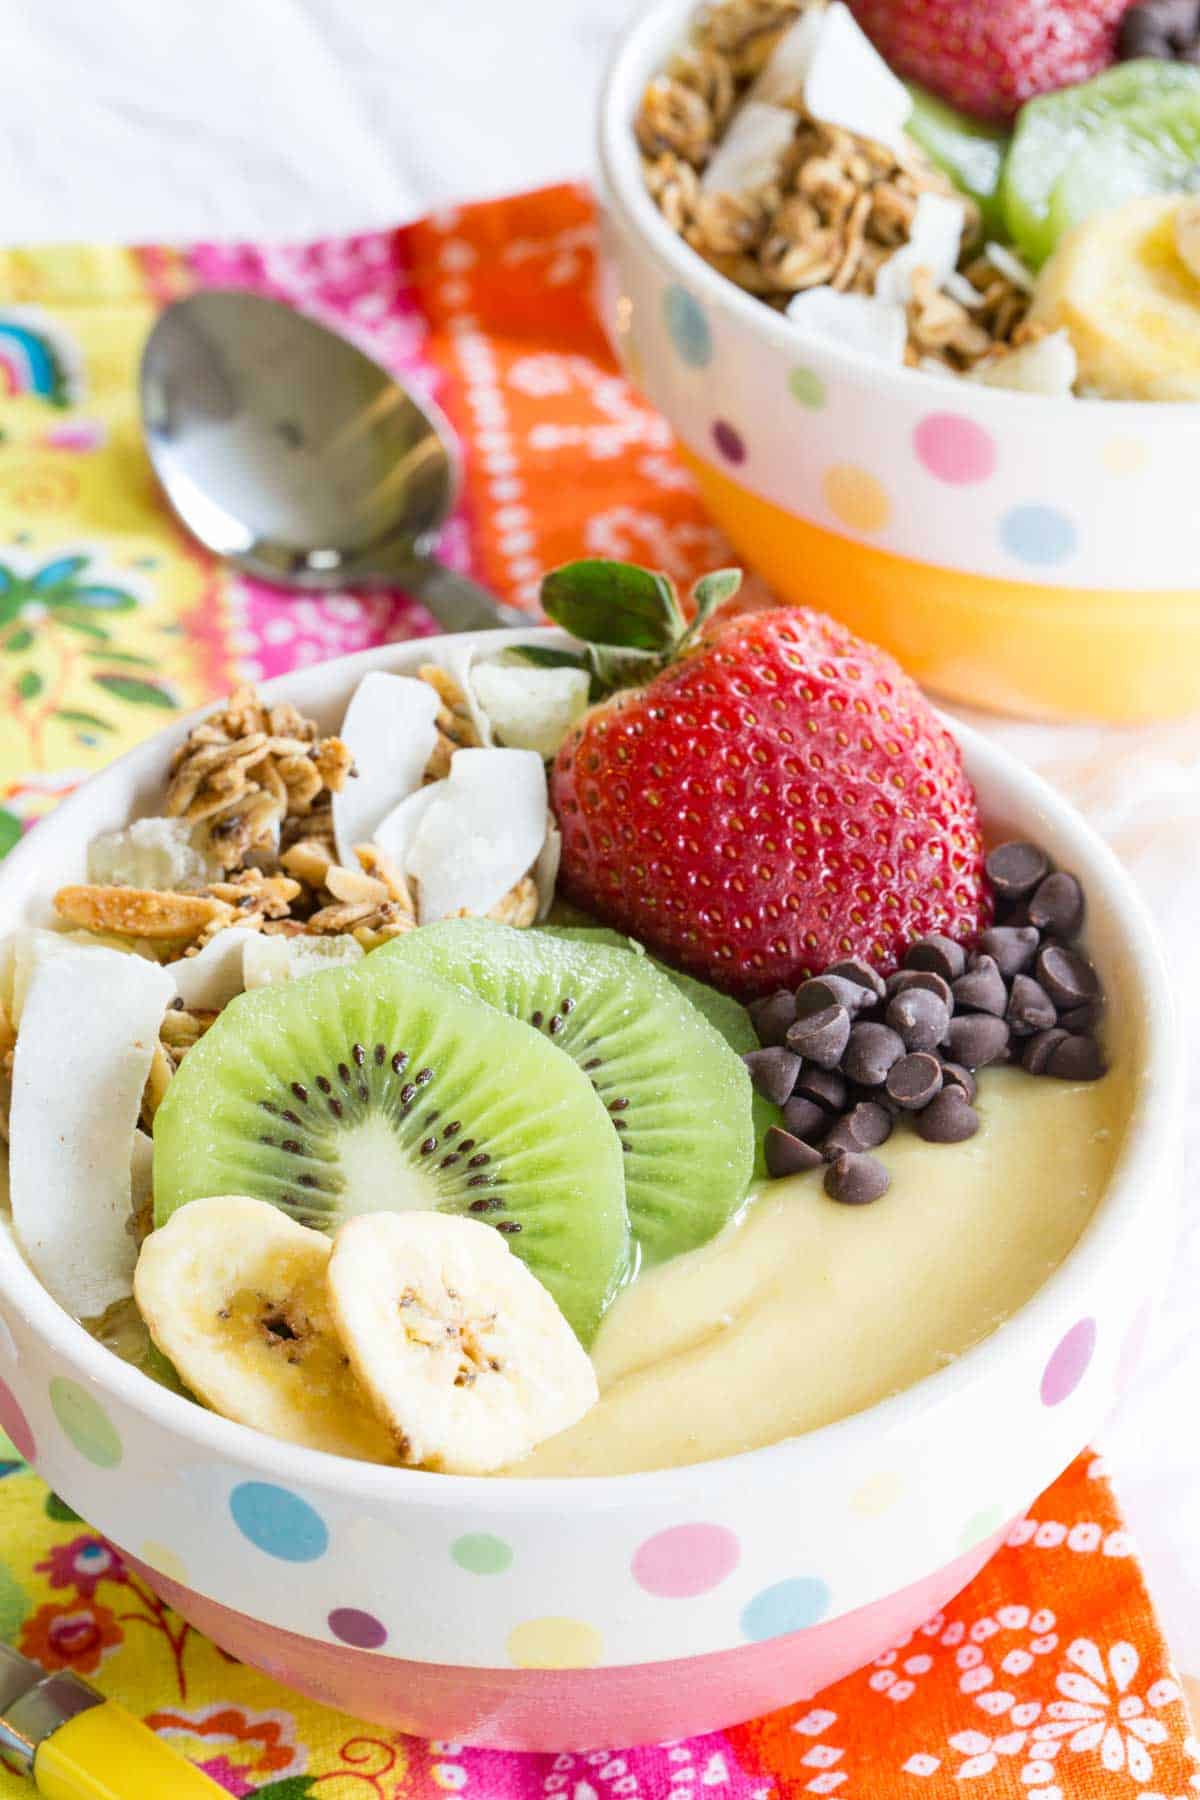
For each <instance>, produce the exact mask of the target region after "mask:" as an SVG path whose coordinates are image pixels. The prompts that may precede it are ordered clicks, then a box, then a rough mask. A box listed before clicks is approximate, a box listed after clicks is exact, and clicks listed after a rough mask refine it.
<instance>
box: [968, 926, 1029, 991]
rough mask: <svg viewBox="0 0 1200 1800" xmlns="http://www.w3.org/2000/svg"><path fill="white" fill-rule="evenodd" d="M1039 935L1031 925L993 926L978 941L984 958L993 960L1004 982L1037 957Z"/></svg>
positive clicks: (1025, 967)
mask: <svg viewBox="0 0 1200 1800" xmlns="http://www.w3.org/2000/svg"><path fill="white" fill-rule="evenodd" d="M1040 942H1041V934H1040V933H1039V932H1038V931H1037V930H1036V929H1035V928H1034V926H1032V925H993V926H991V927H990V928H989V929H988V930H987V931H985V932H984V933H983V934H982V936H981V937H980V939H979V948H980V950H981V952H982V953H983V955H984V956H990V957H993V958H994V959H995V963H996V967H997V968H998V969H999V971H1000V973H1001V974H1002V975H1003V976H1004V978H1005V980H1006V981H1011V980H1012V978H1013V976H1014V975H1019V974H1020V973H1021V971H1022V970H1023V969H1027V968H1028V967H1029V965H1030V963H1031V962H1032V961H1033V959H1034V957H1035V956H1036V955H1037V950H1038V945H1039V943H1040Z"/></svg>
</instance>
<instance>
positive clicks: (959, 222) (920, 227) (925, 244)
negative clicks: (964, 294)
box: [875, 194, 967, 305]
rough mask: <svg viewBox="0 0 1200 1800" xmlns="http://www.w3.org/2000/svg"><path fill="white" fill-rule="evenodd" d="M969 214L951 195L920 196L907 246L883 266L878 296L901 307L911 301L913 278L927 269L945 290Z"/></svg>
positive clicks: (937, 283)
mask: <svg viewBox="0 0 1200 1800" xmlns="http://www.w3.org/2000/svg"><path fill="white" fill-rule="evenodd" d="M966 219H967V211H966V207H965V206H964V205H963V203H962V201H961V200H953V199H951V197H950V196H949V195H948V194H921V195H919V196H918V198H917V206H916V211H915V212H914V213H913V222H912V228H911V230H910V232H909V238H908V242H907V244H904V245H903V246H902V247H901V248H900V249H899V250H896V251H894V252H893V253H892V255H891V256H889V257H888V258H887V260H886V261H885V262H882V263H880V265H879V269H878V271H877V273H876V276H875V296H876V298H877V299H879V300H890V301H893V302H898V303H900V304H901V305H904V304H906V303H907V302H908V301H909V300H911V299H912V278H913V276H914V275H915V274H916V272H917V270H918V269H927V270H928V271H929V274H930V275H931V276H932V277H933V283H934V286H935V287H939V288H940V287H943V286H944V285H945V283H946V281H947V279H948V277H949V276H950V275H951V274H952V273H953V271H954V268H955V266H956V264H957V262H958V252H959V247H960V245H961V243H962V234H963V226H964V225H965V224H966Z"/></svg>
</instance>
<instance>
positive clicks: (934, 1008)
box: [884, 987, 950, 1050]
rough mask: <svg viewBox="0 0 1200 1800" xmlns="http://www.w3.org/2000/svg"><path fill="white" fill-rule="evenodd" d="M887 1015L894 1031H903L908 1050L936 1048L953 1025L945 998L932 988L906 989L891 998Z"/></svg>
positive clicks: (905, 1046)
mask: <svg viewBox="0 0 1200 1800" xmlns="http://www.w3.org/2000/svg"><path fill="white" fill-rule="evenodd" d="M884 1017H885V1019H886V1020H887V1023H888V1024H889V1025H890V1026H891V1028H892V1030H893V1031H896V1032H899V1034H900V1036H901V1037H902V1038H903V1040H904V1048H905V1049H906V1050H934V1049H936V1048H937V1046H938V1045H939V1044H940V1043H941V1041H942V1039H943V1038H944V1037H945V1035H946V1030H947V1027H948V1026H949V1024H950V1011H949V1008H948V1007H947V1005H946V1003H945V1001H944V1000H943V999H942V998H941V996H940V995H939V994H933V993H930V991H929V989H928V988H918V987H912V988H905V989H904V991H903V992H902V993H899V994H897V995H896V996H895V998H894V999H893V1000H889V1002H888V1009H887V1012H886V1013H885V1014H884Z"/></svg>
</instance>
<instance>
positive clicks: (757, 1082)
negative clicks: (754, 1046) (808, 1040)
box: [742, 1044, 800, 1106]
mask: <svg viewBox="0 0 1200 1800" xmlns="http://www.w3.org/2000/svg"><path fill="white" fill-rule="evenodd" d="M742 1061H743V1062H744V1063H745V1065H746V1067H747V1069H748V1070H749V1071H750V1080H751V1081H752V1082H753V1084H754V1091H755V1093H758V1094H761V1095H762V1097H763V1099H764V1100H769V1101H770V1102H771V1104H772V1105H773V1106H782V1105H783V1103H784V1101H785V1100H787V1099H788V1098H789V1097H790V1096H791V1092H792V1089H793V1088H794V1087H795V1085H796V1077H797V1075H798V1074H799V1073H800V1058H799V1057H798V1056H795V1055H793V1053H792V1052H791V1051H790V1050H784V1049H782V1048H781V1047H780V1046H779V1045H778V1044H772V1045H771V1046H770V1047H769V1048H768V1049H766V1050H747V1052H746V1054H745V1055H744V1056H743V1058H742Z"/></svg>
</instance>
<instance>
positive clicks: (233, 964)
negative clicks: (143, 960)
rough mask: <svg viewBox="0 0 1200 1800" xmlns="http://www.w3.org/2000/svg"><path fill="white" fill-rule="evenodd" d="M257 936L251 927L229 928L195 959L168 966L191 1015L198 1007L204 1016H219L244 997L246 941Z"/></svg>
mask: <svg viewBox="0 0 1200 1800" xmlns="http://www.w3.org/2000/svg"><path fill="white" fill-rule="evenodd" d="M257 936H258V933H257V932H256V931H251V930H250V928H249V926H246V925H227V926H226V927H225V929H224V931H218V932H217V934H216V936H215V937H213V938H210V939H209V941H208V943H207V944H205V946H204V948H203V950H197V952H196V954H195V956H184V957H181V958H180V959H179V961H178V962H173V963H168V964H167V973H168V975H169V976H170V977H171V979H172V981H173V982H174V983H175V992H176V994H177V995H178V996H179V998H180V999H181V1000H182V1001H183V1004H184V1005H185V1006H186V1007H187V1008H188V1010H189V1011H190V1010H192V1009H193V1008H195V1007H199V1008H200V1010H201V1011H202V1012H220V1010H221V1008H222V1007H223V1006H227V1005H228V1003H229V1002H230V1001H231V1000H232V999H233V997H234V995H235V994H240V993H241V991H242V951H243V948H244V946H245V944H246V943H247V941H248V940H249V939H250V938H254V937H257Z"/></svg>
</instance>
